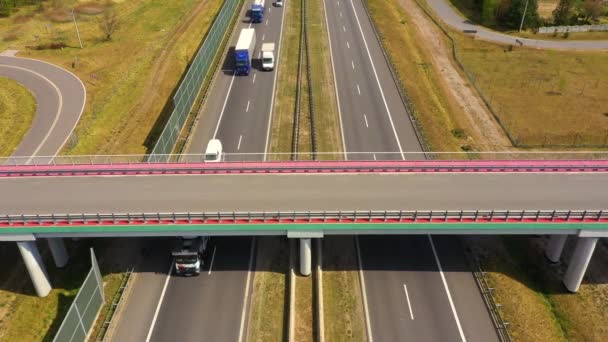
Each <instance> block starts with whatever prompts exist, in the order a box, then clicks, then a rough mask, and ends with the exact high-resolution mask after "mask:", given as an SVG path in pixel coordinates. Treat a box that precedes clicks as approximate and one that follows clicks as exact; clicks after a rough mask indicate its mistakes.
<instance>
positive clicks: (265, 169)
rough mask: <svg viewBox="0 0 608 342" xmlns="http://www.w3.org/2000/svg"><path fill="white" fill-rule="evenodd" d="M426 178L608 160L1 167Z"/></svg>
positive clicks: (53, 171)
mask: <svg viewBox="0 0 608 342" xmlns="http://www.w3.org/2000/svg"><path fill="white" fill-rule="evenodd" d="M413 172H416V173H420V172H452V173H454V172H501V173H516V172H522V173H525V172H544V173H551V172H608V160H565V161H564V160H511V161H481V160H478V161H436V160H404V161H381V162H379V161H290V162H276V161H273V162H225V163H200V162H199V163H119V164H105V165H99V164H75V165H16V166H11V165H0V178H2V177H25V176H27V177H33V176H44V177H49V176H53V177H56V176H87V175H88V176H99V175H165V174H272V173H309V174H314V173H413Z"/></svg>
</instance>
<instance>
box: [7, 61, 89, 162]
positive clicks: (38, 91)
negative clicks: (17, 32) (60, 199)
mask: <svg viewBox="0 0 608 342" xmlns="http://www.w3.org/2000/svg"><path fill="white" fill-rule="evenodd" d="M0 76H4V77H8V78H10V79H12V80H15V81H17V82H19V83H21V84H22V85H24V86H25V87H26V88H28V89H29V90H30V91H31V92H32V93H33V94H34V96H35V98H36V102H37V107H36V115H35V116H34V122H33V123H32V126H31V127H30V129H29V130H28V132H27V133H26V134H25V136H24V137H23V140H22V141H21V143H20V144H19V146H18V147H17V149H16V150H15V152H14V153H13V157H24V158H28V160H27V162H28V163H29V162H30V161H31V160H30V159H31V157H33V156H37V155H38V156H55V155H56V154H57V153H58V152H59V151H60V150H61V148H62V147H63V145H64V144H65V143H66V141H67V139H68V137H69V136H70V134H71V133H72V131H73V130H74V127H76V124H77V123H78V120H79V119H80V116H81V115H82V112H83V111H84V105H85V103H86V89H85V87H84V84H83V83H82V81H80V79H79V78H78V77H76V75H74V74H72V73H71V72H69V71H67V70H65V69H62V68H60V67H58V66H55V65H53V64H50V63H47V62H42V61H37V60H33V59H26V58H18V57H7V56H0Z"/></svg>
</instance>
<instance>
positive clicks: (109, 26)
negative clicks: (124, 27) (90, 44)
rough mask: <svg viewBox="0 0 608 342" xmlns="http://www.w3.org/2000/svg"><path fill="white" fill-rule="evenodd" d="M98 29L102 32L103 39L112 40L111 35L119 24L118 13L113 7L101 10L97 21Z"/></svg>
mask: <svg viewBox="0 0 608 342" xmlns="http://www.w3.org/2000/svg"><path fill="white" fill-rule="evenodd" d="M98 23H99V29H100V30H101V32H102V33H103V34H104V38H105V40H112V35H113V34H114V32H116V30H118V27H119V26H120V21H119V20H118V15H117V14H116V11H114V9H113V8H111V7H108V8H106V9H105V11H103V14H102V16H101V18H100V19H99V21H98Z"/></svg>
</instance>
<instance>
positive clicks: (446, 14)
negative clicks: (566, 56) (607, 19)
mask: <svg viewBox="0 0 608 342" xmlns="http://www.w3.org/2000/svg"><path fill="white" fill-rule="evenodd" d="M448 2H449V0H427V3H428V4H429V6H431V8H432V9H433V11H434V12H435V13H436V14H437V15H438V16H439V17H440V18H441V19H442V20H443V21H444V22H445V23H447V24H448V25H450V26H452V27H453V28H455V29H456V30H459V31H462V30H477V33H476V34H475V37H476V38H478V39H483V40H487V41H490V42H495V43H500V44H511V45H515V46H517V45H519V44H518V42H517V41H520V42H522V43H523V46H525V47H532V48H542V49H558V50H604V49H608V40H588V41H585V40H540V39H528V38H518V37H514V36H510V35H507V34H503V33H499V32H496V31H493V30H490V29H488V28H485V27H483V26H480V25H475V24H474V23H472V22H471V21H470V20H469V19H466V18H464V17H463V16H461V15H460V13H458V12H456V10H455V9H454V8H453V7H452V6H450V4H449V3H448ZM547 37H548V35H547Z"/></svg>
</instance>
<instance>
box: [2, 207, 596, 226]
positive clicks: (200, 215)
mask: <svg viewBox="0 0 608 342" xmlns="http://www.w3.org/2000/svg"><path fill="white" fill-rule="evenodd" d="M606 222H608V212H607V211H604V210H392V211H384V210H377V211H373V210H367V211H364V210H357V211H353V210H351V211H287V212H281V211H272V212H271V211H263V212H262V211H257V212H197V213H124V214H116V213H112V214H51V215H0V229H2V228H34V227H48V228H51V227H54V226H82V227H94V226H125V225H139V226H145V225H204V224H209V225H230V224H266V225H268V224H310V223H316V224H323V225H326V224H344V223H346V224H358V223H361V224H365V223H388V224H390V223H411V224H431V223H450V224H455V225H458V224H461V223H467V224H471V223H473V224H475V223H514V224H516V223H555V224H558V223H577V224H594V223H606Z"/></svg>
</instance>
